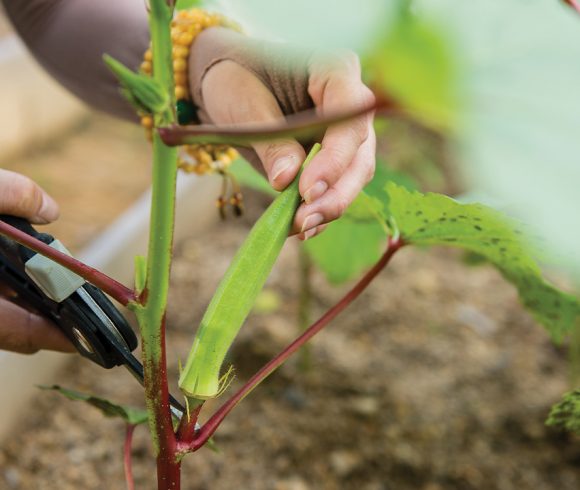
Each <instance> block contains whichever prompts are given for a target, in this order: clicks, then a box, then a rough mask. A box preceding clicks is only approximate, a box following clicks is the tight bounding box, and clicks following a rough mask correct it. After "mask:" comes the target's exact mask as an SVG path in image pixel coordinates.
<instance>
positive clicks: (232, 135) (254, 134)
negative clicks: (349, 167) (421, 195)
mask: <svg viewBox="0 0 580 490" xmlns="http://www.w3.org/2000/svg"><path fill="white" fill-rule="evenodd" d="M369 112H380V113H384V112H389V113H392V114H398V113H400V108H399V107H398V106H397V105H396V103H395V102H394V101H392V100H389V99H386V98H379V97H377V100H376V102H373V103H372V104H371V105H367V106H364V107H361V108H358V109H355V110H350V111H348V112H344V113H341V114H336V115H333V116H322V117H321V116H320V115H319V114H317V113H316V111H315V110H309V111H304V112H301V113H299V114H296V115H293V116H289V117H287V118H286V119H285V120H284V123H283V124H267V125H262V124H248V125H246V127H244V126H236V127H233V126H232V127H217V126H213V125H204V124H202V125H198V126H178V125H173V126H168V127H165V128H158V132H159V135H160V136H161V139H162V140H163V142H164V143H165V144H166V145H168V146H180V145H183V144H185V143H186V140H187V137H188V136H207V137H208V138H211V137H212V136H213V137H218V138H222V139H228V140H229V142H230V144H237V145H238V146H243V144H244V143H247V144H248V146H249V143H250V142H252V141H259V140H264V139H276V138H283V137H286V136H294V137H297V138H300V136H302V137H304V136H312V135H314V134H316V133H317V132H319V131H323V130H325V129H326V128H328V127H329V126H332V125H334V124H340V123H342V122H346V121H349V120H351V119H354V118H357V117H360V116H363V115H365V114H368V113H369Z"/></svg>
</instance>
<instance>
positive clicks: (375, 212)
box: [304, 161, 416, 284]
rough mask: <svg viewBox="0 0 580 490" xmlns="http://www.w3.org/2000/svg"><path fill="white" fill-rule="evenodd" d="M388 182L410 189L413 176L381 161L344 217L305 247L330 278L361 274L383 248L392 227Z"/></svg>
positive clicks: (335, 281) (342, 279)
mask: <svg viewBox="0 0 580 490" xmlns="http://www.w3.org/2000/svg"><path fill="white" fill-rule="evenodd" d="M387 182H398V183H401V185H404V186H407V187H409V188H410V189H415V188H416V186H415V184H414V182H413V180H412V179H411V178H410V177H408V176H407V175H405V174H402V173H401V172H397V171H394V170H391V169H390V168H389V167H388V166H387V164H386V163H385V162H382V161H378V162H377V166H376V170H375V175H374V177H373V180H371V182H369V184H367V186H366V187H365V189H364V192H362V193H361V194H359V196H358V197H357V198H356V199H355V200H354V202H353V203H352V204H351V205H350V207H349V208H348V209H347V211H346V213H345V214H344V216H343V217H342V218H340V219H339V220H337V221H333V222H332V223H331V224H330V225H328V228H327V229H326V230H325V231H324V233H322V234H320V235H319V236H317V237H315V238H313V239H312V240H308V241H307V242H305V243H304V247H305V249H306V251H307V252H308V254H309V255H310V257H311V258H312V261H313V262H314V263H315V264H316V266H317V267H319V268H320V269H321V270H322V272H323V273H324V274H325V276H326V278H327V279H328V281H329V282H331V283H333V284H340V283H343V282H345V281H349V280H351V279H354V278H355V277H357V276H359V275H360V274H361V272H362V271H364V270H365V269H367V268H368V267H370V266H372V265H373V264H374V263H375V262H376V261H377V260H378V259H379V257H380V255H381V253H382V252H383V249H384V246H385V241H386V237H387V234H388V228H387V226H386V224H385V223H386V222H387V216H386V211H385V204H387V203H388V199H389V196H388V194H387V193H386V191H385V185H386V184H387Z"/></svg>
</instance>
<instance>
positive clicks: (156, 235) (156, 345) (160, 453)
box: [135, 0, 180, 490]
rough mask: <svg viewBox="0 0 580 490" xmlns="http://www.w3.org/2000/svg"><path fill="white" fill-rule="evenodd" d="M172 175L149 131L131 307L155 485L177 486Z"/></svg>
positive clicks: (156, 25)
mask: <svg viewBox="0 0 580 490" xmlns="http://www.w3.org/2000/svg"><path fill="white" fill-rule="evenodd" d="M149 7H150V15H149V27H150V32H151V43H152V51H153V77H154V79H155V80H156V81H157V82H158V83H159V84H160V86H161V87H162V88H163V90H165V91H166V92H167V93H168V94H169V98H170V100H171V104H170V105H171V107H173V106H174V96H173V90H174V89H173V68H172V62H171V47H172V44H171V36H170V22H171V18H172V12H173V10H172V8H170V7H169V5H168V4H167V2H166V0H151V1H150V5H149ZM171 107H170V108H168V109H167V110H165V111H164V112H163V113H160V114H154V121H155V126H156V127H158V126H160V125H163V124H172V123H173V122H174V121H175V116H174V113H173V111H172V110H171ZM176 178H177V150H176V149H175V148H169V147H167V146H165V145H164V144H163V142H162V141H161V139H160V137H159V135H158V134H157V133H156V132H154V134H153V183H152V197H151V220H150V231H149V248H148V254H147V281H146V286H145V290H144V294H143V295H142V298H145V304H144V305H142V306H139V307H136V308H135V312H136V314H137V318H138V319H139V326H140V328H141V335H142V349H143V370H144V375H145V376H144V378H145V397H146V401H147V411H148V412H149V426H150V430H151V433H152V436H153V442H154V446H155V452H156V456H157V482H158V483H157V484H158V488H159V489H160V490H162V489H163V490H165V489H172V490H178V489H179V487H180V463H179V461H177V459H176V439H175V433H174V432H173V424H172V418H171V412H170V409H169V390H168V387H167V362H166V349H165V311H166V308H167V296H168V290H169V273H170V268H171V257H172V245H173V227H174V221H175V184H176Z"/></svg>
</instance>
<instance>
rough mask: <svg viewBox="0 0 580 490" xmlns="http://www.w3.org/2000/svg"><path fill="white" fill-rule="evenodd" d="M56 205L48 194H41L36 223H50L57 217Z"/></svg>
mask: <svg viewBox="0 0 580 490" xmlns="http://www.w3.org/2000/svg"><path fill="white" fill-rule="evenodd" d="M59 214H60V213H59V211H58V204H57V203H56V201H55V200H54V199H53V198H52V197H50V196H49V195H48V194H44V193H43V194H42V204H41V206H40V210H39V211H38V213H37V214H36V221H38V222H39V223H41V224H46V223H50V222H51V221H54V220H55V219H57V218H58V216H59Z"/></svg>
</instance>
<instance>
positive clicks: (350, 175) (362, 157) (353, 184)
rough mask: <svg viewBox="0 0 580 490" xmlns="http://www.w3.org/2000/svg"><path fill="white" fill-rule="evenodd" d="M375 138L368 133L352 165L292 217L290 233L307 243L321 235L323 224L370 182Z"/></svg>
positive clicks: (344, 209)
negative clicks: (337, 179)
mask: <svg viewBox="0 0 580 490" xmlns="http://www.w3.org/2000/svg"><path fill="white" fill-rule="evenodd" d="M375 150H376V137H375V135H374V133H371V134H370V136H369V138H368V139H367V140H366V141H365V143H364V144H363V145H362V147H361V148H360V149H359V151H358V152H357V154H356V156H355V158H354V160H353V162H352V164H351V165H350V166H349V167H348V168H347V170H346V171H345V173H344V174H343V175H342V177H341V178H340V180H339V181H338V182H336V183H335V184H334V185H333V186H332V187H331V188H330V189H329V190H328V191H327V192H325V193H324V195H323V196H322V197H320V198H319V199H317V200H316V201H314V202H312V203H310V204H309V203H306V202H305V203H304V204H303V205H302V206H301V207H300V208H299V209H298V212H297V213H296V218H295V220H294V227H293V232H294V233H300V235H299V238H301V239H303V240H308V239H310V238H312V237H314V236H316V235H317V234H319V233H321V232H322V231H323V229H324V228H323V227H321V225H324V224H325V223H329V222H330V221H333V220H335V219H337V218H339V217H340V216H342V214H343V213H344V212H345V211H346V209H347V208H348V206H350V204H351V203H352V201H354V199H355V198H356V196H357V195H358V194H359V192H360V191H361V190H362V188H363V187H364V186H365V185H366V184H367V183H368V182H369V181H370V180H371V179H372V178H373V175H374V169H375Z"/></svg>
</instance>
